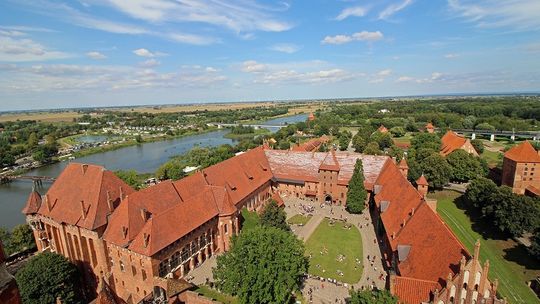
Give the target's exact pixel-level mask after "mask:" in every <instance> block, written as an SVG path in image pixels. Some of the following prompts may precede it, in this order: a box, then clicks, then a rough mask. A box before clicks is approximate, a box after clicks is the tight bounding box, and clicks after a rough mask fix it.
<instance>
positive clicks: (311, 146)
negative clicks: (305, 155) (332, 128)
mask: <svg viewBox="0 0 540 304" xmlns="http://www.w3.org/2000/svg"><path fill="white" fill-rule="evenodd" d="M329 140H330V138H329V137H328V136H326V135H323V136H321V137H319V138H313V139H310V140H308V141H306V142H304V143H301V144H295V145H293V146H292V147H291V150H293V151H308V152H311V151H318V150H319V148H320V147H321V146H322V145H323V144H326V143H327V142H328V141H329Z"/></svg>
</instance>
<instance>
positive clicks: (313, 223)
mask: <svg viewBox="0 0 540 304" xmlns="http://www.w3.org/2000/svg"><path fill="white" fill-rule="evenodd" d="M323 219H324V217H323V216H321V215H320V214H315V215H313V217H312V218H311V219H310V220H309V222H307V224H306V225H305V226H304V227H302V229H301V230H298V231H297V232H295V234H296V236H298V238H299V239H301V240H304V242H305V241H307V240H308V239H309V237H310V236H311V235H312V234H313V232H314V231H315V229H317V227H318V226H319V224H320V223H321V222H322V220H323Z"/></svg>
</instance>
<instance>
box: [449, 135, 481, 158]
mask: <svg viewBox="0 0 540 304" xmlns="http://www.w3.org/2000/svg"><path fill="white" fill-rule="evenodd" d="M459 149H461V150H464V151H466V152H467V153H469V154H472V155H474V156H478V152H476V149H474V146H473V145H472V144H471V141H470V140H469V139H467V138H465V137H463V136H461V135H458V134H457V133H455V132H453V131H448V132H446V134H444V136H443V137H442V138H441V152H440V153H441V155H442V156H447V155H448V154H450V153H452V152H454V151H456V150H459Z"/></svg>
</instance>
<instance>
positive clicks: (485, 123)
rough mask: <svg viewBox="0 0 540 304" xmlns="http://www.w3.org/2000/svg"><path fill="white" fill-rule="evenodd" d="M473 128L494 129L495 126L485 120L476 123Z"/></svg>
mask: <svg viewBox="0 0 540 304" xmlns="http://www.w3.org/2000/svg"><path fill="white" fill-rule="evenodd" d="M475 129H476V130H486V131H495V127H494V126H492V125H490V124H488V123H487V122H483V123H480V124H477V125H476V128H475Z"/></svg>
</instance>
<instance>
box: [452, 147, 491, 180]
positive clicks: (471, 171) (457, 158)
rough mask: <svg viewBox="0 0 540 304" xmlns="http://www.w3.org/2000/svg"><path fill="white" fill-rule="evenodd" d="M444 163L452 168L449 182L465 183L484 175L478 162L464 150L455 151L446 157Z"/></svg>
mask: <svg viewBox="0 0 540 304" xmlns="http://www.w3.org/2000/svg"><path fill="white" fill-rule="evenodd" d="M446 161H447V162H448V164H449V165H450V166H451V167H452V177H451V180H452V181H455V182H467V181H469V180H471V179H474V178H476V177H479V176H483V175H484V174H485V173H486V172H484V169H483V167H482V164H481V163H480V160H479V159H478V158H477V157H475V156H473V155H471V154H469V153H467V151H465V150H461V149H458V150H455V151H454V152H452V153H450V154H449V155H448V156H447V157H446Z"/></svg>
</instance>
